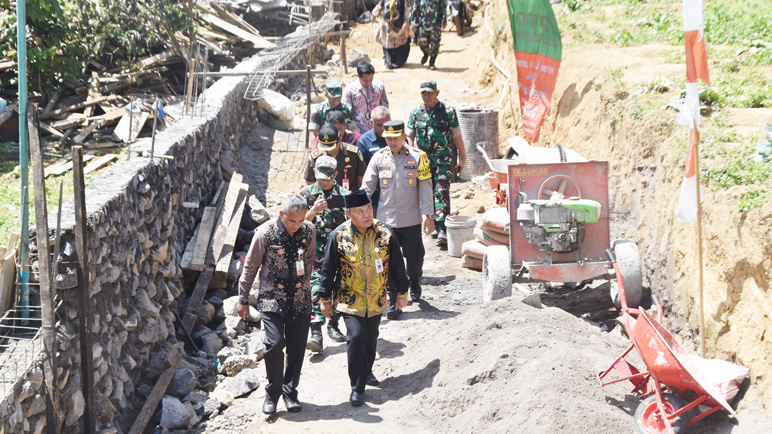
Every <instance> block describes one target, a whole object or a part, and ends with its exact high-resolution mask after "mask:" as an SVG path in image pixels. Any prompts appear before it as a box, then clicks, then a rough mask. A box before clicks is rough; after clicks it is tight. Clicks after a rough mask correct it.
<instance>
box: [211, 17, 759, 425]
mask: <svg viewBox="0 0 772 434" xmlns="http://www.w3.org/2000/svg"><path fill="white" fill-rule="evenodd" d="M476 32H477V33H470V34H468V35H467V36H466V37H463V38H461V37H458V36H456V35H455V34H453V33H450V32H445V33H444V34H443V51H442V54H441V55H440V56H439V58H438V59H437V66H438V69H437V70H436V71H429V70H428V69H425V68H423V67H421V66H420V65H419V64H418V61H419V58H420V51H419V50H417V49H415V47H414V50H413V51H412V52H411V55H410V58H409V60H408V65H407V66H406V67H404V68H400V69H398V70H394V71H387V70H385V68H383V62H382V57H381V54H380V50H376V52H377V53H378V56H376V59H375V60H374V61H373V63H374V65H375V66H376V69H377V71H378V72H377V74H376V78H378V79H380V80H382V81H383V82H384V83H385V85H386V88H387V90H388V92H389V95H388V96H389V100H390V103H391V109H392V113H393V118H395V119H406V118H407V115H408V113H409V111H410V109H411V108H412V107H413V106H415V105H416V104H418V103H419V102H420V96H419V90H418V89H419V83H420V82H421V81H423V80H426V79H433V80H436V81H437V82H438V84H439V88H440V89H441V94H440V99H441V100H443V101H445V102H447V103H449V104H451V105H455V106H459V105H460V104H473V103H478V102H483V103H490V102H492V101H495V100H496V94H495V92H494V91H492V90H491V89H487V90H485V89H480V88H479V87H480V85H479V84H477V82H476V78H475V77H476V71H475V69H477V68H476V64H475V62H476V60H475V59H476V58H479V57H480V56H479V52H480V51H481V50H489V49H490V48H489V45H488V44H487V43H486V41H487V40H488V35H487V32H486V31H485V30H484V29H482V28H477V29H476ZM480 32H484V33H485V34H480ZM368 33H369V29H368V27H367V26H358V27H356V28H355V30H354V32H353V36H352V38H351V40H350V43H349V46H350V47H357V46H359V47H362V46H364V48H365V49H366V50H367V52H368V54H370V55H372V53H373V48H374V45H373V42H372V37H369V39H370V41H371V42H370V44H369V45H365V44H364V42H365V41H367V40H368ZM350 72H351V74H350V77H344V78H343V80H344V81H349V80H350V79H353V76H354V72H353V71H350ZM476 87H477V89H475V88H476ZM482 95H486V96H485V97H483V96H482ZM486 98H487V99H486ZM247 145H248V146H247V147H246V148H245V149H244V151H243V152H244V155H242V159H241V164H240V165H241V170H242V171H243V173H244V176H245V180H246V181H247V182H249V183H250V184H251V188H252V192H253V193H257V194H258V195H259V196H260V197H261V198H262V199H263V200H265V201H266V203H267V206H268V207H269V208H270V209H272V210H274V211H275V210H276V208H277V205H278V203H280V202H281V199H282V198H283V197H285V196H286V195H287V194H289V193H294V192H297V191H299V189H300V187H301V186H302V185H303V181H302V173H303V170H304V168H305V161H306V158H307V152H306V150H305V147H304V134H303V133H302V132H290V133H287V132H280V131H273V130H271V129H268V128H266V127H262V126H258V127H256V128H255V130H254V131H253V133H252V140H251V141H250V143H248V144H247ZM462 189H463V190H468V189H474V187H473V186H471V185H470V183H466V184H454V185H453V191H458V190H462ZM474 196H475V198H474V199H473V201H475V202H480V203H492V201H493V200H492V195H491V193H490V192H488V191H484V190H480V189H476V190H475V193H474ZM465 205H466V206H465ZM460 206H463V208H462V213H464V214H473V212H472V211H471V208H472V207H471V206H469V205H468V204H466V203H464V201H461V200H456V202H454V209H456V208H458V207H460ZM424 244H425V245H426V247H427V254H426V264H425V267H424V278H423V280H422V283H423V289H424V297H423V299H422V300H421V301H420V302H418V303H412V304H411V305H409V306H408V307H407V308H406V309H405V314H404V315H403V316H402V318H401V319H400V320H398V321H388V320H386V319H385V318H384V319H383V321H382V323H381V328H380V339H379V341H378V356H377V358H376V361H375V367H374V374H375V376H376V377H378V378H379V379H380V380H381V384H380V385H379V386H377V387H372V388H368V389H367V391H366V395H365V400H366V403H365V405H364V406H362V407H359V408H354V407H352V406H351V405H350V404H349V403H348V396H349V393H350V387H349V382H348V376H347V367H346V346H345V344H338V343H334V342H332V341H331V340H330V339H329V338H327V336H326V334H325V341H324V344H325V349H324V352H323V353H322V354H310V353H307V354H306V359H305V364H304V367H303V373H302V376H301V383H300V386H299V388H298V390H299V398H300V400H301V402H302V403H303V411H302V412H300V413H297V414H290V413H288V412H287V411H286V410H285V408H284V404H283V403H280V404H279V411H278V413H277V414H276V415H275V416H272V417H270V418H266V417H265V416H264V415H263V414H262V413H261V407H262V402H263V398H264V389H263V388H262V386H264V384H261V387H260V388H259V389H257V390H256V391H254V392H252V393H251V394H250V395H248V396H246V397H243V398H240V399H236V400H235V402H234V404H233V405H232V406H230V407H228V408H227V409H225V410H222V411H221V413H220V414H219V415H217V416H216V417H214V418H213V419H212V420H210V421H208V422H207V424H206V426H205V427H204V428H203V429H199V430H197V431H196V432H206V433H241V432H244V433H254V432H266V433H269V432H270V433H327V432H363V433H369V432H373V433H374V432H379V433H384V432H385V433H392V432H416V433H423V432H426V433H435V432H471V431H474V432H512V433H523V432H528V433H541V432H543V433H558V432H598V433H610V432H614V433H631V432H635V427H634V422H633V417H632V415H633V412H634V411H635V406H636V405H637V400H636V398H634V397H632V396H630V395H626V391H627V390H626V389H627V388H626V386H623V385H614V386H611V387H608V388H605V389H603V388H601V387H600V385H599V384H598V382H597V379H596V378H595V374H596V373H597V372H598V371H599V370H601V369H604V368H605V367H607V366H608V364H609V363H610V362H611V361H612V360H613V358H614V357H615V356H616V355H618V354H620V353H621V352H622V351H623V350H624V348H625V347H626V345H628V343H629V341H628V340H627V339H626V338H624V337H623V336H621V334H620V333H619V332H618V328H617V330H615V331H614V332H612V333H604V332H602V331H601V330H600V328H599V327H597V323H594V322H591V321H586V320H584V319H582V318H581V312H580V311H576V310H575V309H574V310H573V311H572V312H573V313H574V314H576V316H574V315H572V314H570V313H568V312H566V311H564V310H562V309H559V308H557V307H544V308H542V309H537V308H534V307H530V306H526V305H524V304H522V303H520V302H519V301H518V300H517V298H516V297H513V298H509V299H505V300H499V301H496V302H493V303H489V304H482V300H481V291H480V287H481V275H480V273H478V272H476V271H471V270H466V269H462V268H460V261H459V260H458V259H456V258H451V257H449V256H448V255H447V252H444V251H441V250H440V249H439V248H438V247H437V246H436V244H435V242H434V241H433V240H431V239H429V238H427V237H425V238H424ZM598 291H600V292H602V293H603V294H602V295H601V296H599V297H596V298H597V299H598V300H601V299H604V298H605V300H606V303H607V302H608V298H607V297H606V296H605V292H604V291H605V290H604V289H602V288H601V289H597V287H596V289H590V290H589V291H588V294H589V295H588V296H590V297H592V296H597V293H598ZM578 298H581V296H580V295H577V294H570V297H569V299H568V302H567V303H569V304H570V303H581V300H579V301H577V299H578ZM545 300H549V303H550V304H553V305H555V304H557V305H559V304H560V303H561V297H560V296H559V294H558V295H553V296H550V297H545ZM585 302H586V301H585ZM601 303H602V302H601ZM255 333H259V332H255ZM259 369H261V370H262V369H263V368H262V366H260V368H259ZM748 412H750V413H753V412H754V410H749V411H748ZM753 419H757V418H753ZM756 421H757V420H754V421H753V423H744V424H742V425H740V426H735V425H733V424H731V423H729V422H727V421H726V417H725V416H714V417H711V418H710V419H709V420H708V421H706V422H703V423H701V424H700V425H699V426H698V427H695V429H696V430H695V431H691V432H706V430H711V432H716V433H719V432H721V433H728V432H733V433H737V432H747V433H752V432H764V431H765V430H766V429H769V428H770V426H771V425H769V424H765V425H759V424H756V423H755V422H756ZM759 429H761V431H759Z"/></svg>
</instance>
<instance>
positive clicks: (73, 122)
mask: <svg viewBox="0 0 772 434" xmlns="http://www.w3.org/2000/svg"><path fill="white" fill-rule="evenodd" d="M84 122H86V118H74V119H64V120H61V121H56V122H52V123H51V128H56V129H59V130H69V129H70V128H75V127H79V126H80V125H81V124H82V123H84Z"/></svg>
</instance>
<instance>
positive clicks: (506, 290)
mask: <svg viewBox="0 0 772 434" xmlns="http://www.w3.org/2000/svg"><path fill="white" fill-rule="evenodd" d="M510 295H512V265H511V264H510V263H509V248H508V247H507V246H488V247H487V248H486V249H485V255H483V301H491V300H498V299H499V298H504V297H509V296H510Z"/></svg>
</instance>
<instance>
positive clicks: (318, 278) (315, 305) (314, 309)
mask: <svg viewBox="0 0 772 434" xmlns="http://www.w3.org/2000/svg"><path fill="white" fill-rule="evenodd" d="M320 292H322V275H321V273H320V272H319V271H318V270H315V271H314V272H313V273H311V322H312V323H315V322H318V323H321V324H324V323H325V322H327V318H325V317H324V315H322V297H321V295H319V293H320ZM339 319H340V312H336V311H333V312H332V320H331V321H330V322H331V323H333V324H335V323H337V322H338V320H339Z"/></svg>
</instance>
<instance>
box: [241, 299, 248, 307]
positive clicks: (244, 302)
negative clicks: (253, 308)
mask: <svg viewBox="0 0 772 434" xmlns="http://www.w3.org/2000/svg"><path fill="white" fill-rule="evenodd" d="M239 304H240V305H242V306H246V305H248V304H249V300H246V301H244V300H239Z"/></svg>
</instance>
